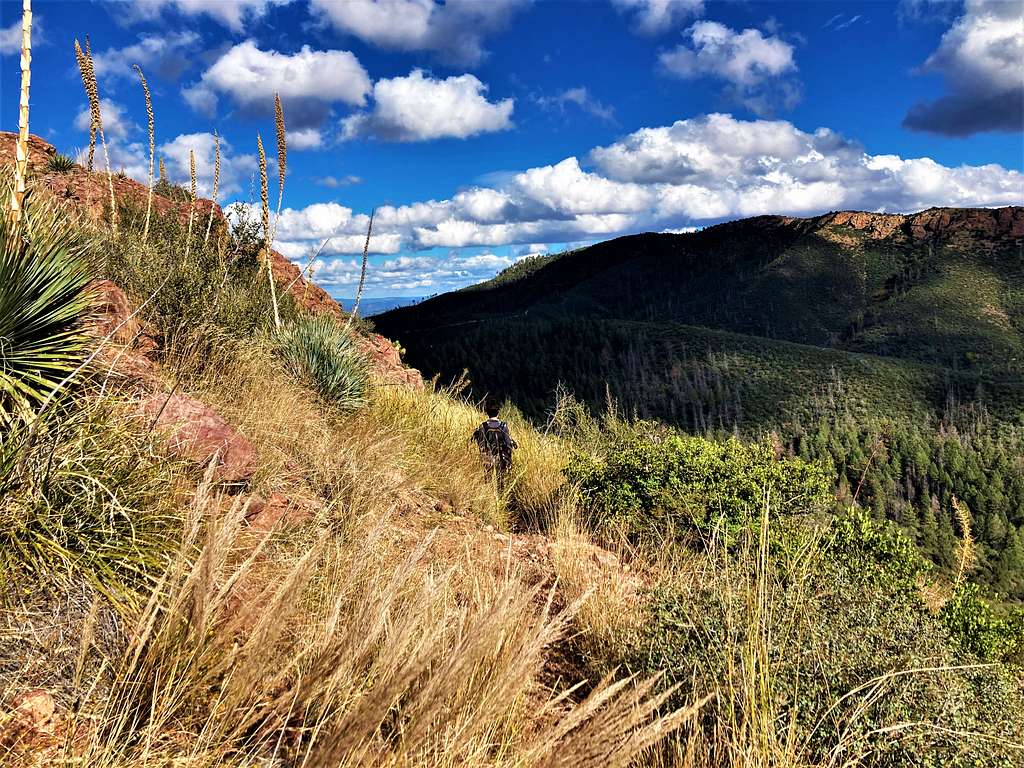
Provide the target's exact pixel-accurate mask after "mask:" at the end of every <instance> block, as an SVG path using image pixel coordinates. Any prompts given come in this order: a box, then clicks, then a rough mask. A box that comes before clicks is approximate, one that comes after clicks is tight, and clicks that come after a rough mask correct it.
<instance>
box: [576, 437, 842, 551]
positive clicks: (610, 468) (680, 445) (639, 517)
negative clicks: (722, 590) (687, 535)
mask: <svg viewBox="0 0 1024 768" xmlns="http://www.w3.org/2000/svg"><path fill="white" fill-rule="evenodd" d="M568 476H569V478H570V479H572V480H574V481H575V482H577V483H578V484H579V486H580V490H581V491H582V493H583V495H584V497H585V498H587V499H589V501H590V504H591V510H592V513H593V516H594V523H595V526H596V527H597V528H598V529H601V528H615V529H620V530H623V531H625V532H627V533H628V534H630V535H631V536H632V537H634V538H636V537H641V538H642V537H644V536H645V535H648V534H658V535H662V536H663V535H665V534H666V533H670V534H671V533H675V532H686V531H696V532H697V533H699V534H702V535H709V534H711V533H713V532H714V531H715V529H716V528H717V527H718V525H719V524H720V523H724V525H725V533H726V534H727V535H728V536H732V535H735V534H736V533H737V532H738V531H739V530H740V529H742V528H743V527H744V526H745V525H747V523H748V522H749V521H750V520H751V519H753V518H755V517H756V516H758V515H759V514H760V513H761V511H762V510H763V509H764V508H765V507H766V506H767V507H768V509H769V511H770V512H772V513H773V514H775V513H778V512H781V511H785V512H789V513H794V512H802V511H807V510H811V509H814V508H816V507H818V506H820V505H823V504H825V503H827V502H828V500H829V499H830V498H831V494H830V491H829V482H828V476H827V474H826V472H825V471H824V469H823V468H822V467H820V466H819V465H817V464H810V463H807V462H804V461H802V460H800V459H781V458H777V457H776V455H775V452H774V450H773V448H772V446H770V445H768V444H766V443H744V442H741V441H740V440H737V439H735V438H732V439H729V440H727V441H725V442H721V443H719V442H713V441H710V440H706V439H704V438H699V437H687V436H684V435H681V434H678V433H676V432H673V431H671V430H667V429H664V428H660V427H658V426H656V425H654V424H652V423H649V422H640V423H638V424H636V425H634V426H630V427H625V426H620V427H618V428H617V429H616V430H615V431H614V432H613V433H612V434H610V435H609V436H608V439H607V440H606V441H605V444H604V445H602V446H601V447H600V449H599V452H598V455H596V456H595V455H593V454H587V453H583V452H579V453H577V455H576V456H575V457H574V459H573V461H572V462H571V463H570V465H569V468H568Z"/></svg>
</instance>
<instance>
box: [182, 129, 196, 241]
mask: <svg viewBox="0 0 1024 768" xmlns="http://www.w3.org/2000/svg"><path fill="white" fill-rule="evenodd" d="M188 176H189V182H190V185H189V191H190V192H191V193H192V205H191V206H190V207H189V211H188V234H187V235H186V236H185V260H186V261H187V260H188V252H189V249H190V248H191V246H192V223H193V222H194V221H195V217H196V195H197V189H196V153H195V152H194V151H193V150H191V149H190V150H189V151H188Z"/></svg>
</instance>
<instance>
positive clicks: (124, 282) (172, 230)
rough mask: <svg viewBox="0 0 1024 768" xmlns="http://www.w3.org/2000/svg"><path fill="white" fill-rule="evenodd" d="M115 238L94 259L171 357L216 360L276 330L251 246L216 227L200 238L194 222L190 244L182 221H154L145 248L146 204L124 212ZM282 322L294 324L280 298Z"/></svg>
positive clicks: (202, 228) (286, 301)
mask: <svg viewBox="0 0 1024 768" xmlns="http://www.w3.org/2000/svg"><path fill="white" fill-rule="evenodd" d="M120 216H121V224H122V228H121V232H120V233H119V235H118V236H117V237H113V236H111V235H109V233H108V234H107V235H106V238H107V239H106V241H105V242H104V243H103V246H102V249H101V250H100V253H101V254H102V259H103V262H102V264H101V265H100V268H101V270H102V271H103V272H104V274H105V275H106V276H108V277H110V278H111V279H112V280H113V281H114V282H116V283H117V284H118V285H120V286H122V287H123V288H124V289H125V291H126V292H127V293H128V294H129V295H130V296H131V297H132V298H133V299H134V300H135V301H137V302H139V303H140V304H142V303H144V306H143V310H142V311H143V313H144V317H145V319H146V320H147V321H148V322H149V323H150V324H152V325H153V326H155V328H156V330H157V332H158V334H159V336H160V339H159V341H160V346H161V348H162V350H163V351H164V352H165V353H166V354H169V355H175V356H176V357H178V358H180V359H185V358H190V359H191V360H192V361H202V360H207V359H208V360H210V361H214V362H215V361H217V360H218V359H219V355H218V349H214V348H211V347H210V345H211V344H213V345H215V346H217V347H220V346H223V344H224V343H230V342H231V341H232V340H234V341H240V340H243V341H244V340H248V339H251V338H253V337H255V336H261V335H264V334H266V333H269V332H271V331H272V330H273V328H274V315H273V308H272V305H271V301H270V290H269V287H268V285H267V275H266V271H265V268H262V269H261V267H260V264H259V262H258V261H257V256H256V254H257V250H258V247H257V244H254V243H252V242H250V241H248V240H240V239H236V238H235V237H233V236H232V235H231V234H230V233H227V232H225V230H224V227H223V225H222V224H220V223H219V222H215V224H214V227H213V232H212V233H211V236H210V238H209V240H207V239H206V236H205V235H206V218H205V217H204V216H200V217H199V223H198V225H195V226H193V231H192V238H191V241H190V242H186V240H187V239H188V218H187V216H186V217H184V218H182V217H179V216H177V215H175V214H174V213H167V214H164V215H158V216H154V217H153V219H152V221H151V224H150V230H149V241H148V242H143V240H142V237H141V234H142V229H143V222H144V218H145V204H144V202H143V203H142V204H141V205H139V204H137V203H136V204H133V205H126V206H124V208H123V209H122V211H121V213H120ZM278 294H279V295H278V302H279V306H280V311H281V317H282V319H283V320H284V321H288V320H290V319H292V318H293V317H295V312H296V310H295V301H294V299H293V298H292V296H291V295H290V294H287V293H284V292H283V291H281V290H279V291H278Z"/></svg>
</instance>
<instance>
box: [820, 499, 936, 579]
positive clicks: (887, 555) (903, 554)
mask: <svg viewBox="0 0 1024 768" xmlns="http://www.w3.org/2000/svg"><path fill="white" fill-rule="evenodd" d="M829 530H830V532H831V536H830V538H829V539H828V541H827V542H826V544H825V547H824V552H825V554H826V555H827V556H828V557H829V558H831V559H832V560H833V561H835V562H841V563H843V565H844V569H845V570H846V571H847V572H849V573H855V574H856V575H857V578H858V580H859V581H861V582H863V583H865V584H868V585H870V586H873V587H876V588H880V589H884V590H887V591H891V592H893V593H896V594H903V595H907V596H910V595H916V594H917V589H918V578H919V577H920V576H921V575H923V574H924V573H926V572H927V571H928V570H929V563H928V562H927V561H926V560H925V559H924V558H923V557H922V556H921V553H920V551H919V550H918V548H917V547H916V546H915V545H914V542H913V541H911V540H910V538H908V537H907V536H906V535H905V534H904V533H903V532H902V531H900V529H899V528H897V527H896V525H895V524H894V523H890V522H887V521H878V520H876V519H873V518H872V517H871V514H870V513H869V512H867V511H866V510H862V509H858V508H854V509H850V510H848V512H847V514H846V515H844V516H841V517H837V518H836V519H835V520H833V521H832V524H831V526H830V528H829Z"/></svg>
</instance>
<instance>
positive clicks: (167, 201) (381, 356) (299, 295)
mask: <svg viewBox="0 0 1024 768" xmlns="http://www.w3.org/2000/svg"><path fill="white" fill-rule="evenodd" d="M16 139H17V134H16V133H11V132H10V131H0V167H7V166H13V164H14V145H15V141H16ZM55 155H57V150H56V148H54V147H53V146H52V145H51V144H48V143H47V142H46V141H44V140H43V139H41V138H40V137H38V136H29V155H28V168H29V179H30V182H31V183H33V184H35V185H37V186H38V188H39V192H40V193H42V194H47V195H51V196H52V197H53V198H55V199H57V200H59V201H62V202H63V203H64V204H65V206H66V208H67V210H68V211H69V212H70V213H71V214H72V215H76V216H78V217H80V218H81V219H82V220H83V221H88V222H94V223H95V222H98V221H100V220H102V219H103V218H104V217H105V216H107V215H109V213H108V212H109V209H110V185H111V184H112V185H113V188H114V196H115V199H116V200H118V201H119V205H125V206H139V207H145V205H146V201H147V199H148V196H149V190H148V188H147V187H146V185H145V184H140V183H139V182H137V181H135V180H134V179H131V178H129V177H127V176H124V175H122V174H119V173H115V174H113V175H112V176H111V178H110V179H109V180H108V178H107V174H106V173H105V172H101V171H98V170H94V171H93V172H91V173H90V172H89V171H87V170H86V169H85V168H84V167H83V166H81V165H77V164H76V165H74V166H73V167H72V168H71V169H69V170H66V171H55V170H53V169H52V168H51V165H50V160H51V158H53V157H54V156H55ZM99 166H100V163H97V164H96V167H99ZM182 192H183V193H184V194H186V195H187V192H185V190H182ZM211 209H212V210H213V216H214V220H215V222H216V225H217V227H219V228H223V227H225V226H226V225H227V222H226V220H225V218H224V213H223V211H222V210H221V207H220V206H219V205H218V204H217V203H215V202H213V201H211V200H206V199H204V198H199V199H198V200H196V201H195V207H194V210H195V212H196V214H197V215H198V216H200V217H205V216H207V215H209V213H210V211H211ZM153 211H154V215H155V216H158V217H163V216H168V215H175V214H176V215H177V216H178V217H179V218H180V219H181V220H182V221H187V220H188V217H189V215H190V214H191V213H192V211H193V205H192V203H191V202H189V201H188V200H185V201H182V200H175V199H171V198H169V197H166V196H164V195H161V194H154V195H153ZM271 256H272V259H273V261H272V264H271V267H272V269H273V271H274V277H275V279H276V281H277V283H278V285H279V286H281V287H282V288H286V289H287V291H288V293H290V294H291V295H292V297H294V299H295V300H296V302H297V303H298V304H299V305H300V306H302V307H304V308H306V309H308V310H309V311H311V312H315V313H328V314H332V315H335V316H337V317H339V318H342V317H346V315H345V313H344V311H343V310H342V308H341V307H340V306H339V305H338V303H337V302H336V301H335V300H334V299H333V298H331V296H330V294H328V293H327V292H326V291H325V290H324V289H323V288H321V287H320V286H318V285H317V284H316V283H314V282H312V281H310V280H307V279H306V278H305V277H304V276H303V275H302V274H301V272H300V270H299V267H297V266H296V265H295V264H293V263H292V262H290V261H289V260H288V259H286V258H285V257H284V256H283V255H282V254H281V253H279V252H278V251H276V250H272V251H271ZM101 293H102V291H101ZM144 298H145V297H133V299H134V300H135V301H141V300H143V299H144ZM359 343H360V347H361V349H362V350H363V352H364V353H365V354H366V355H367V356H368V357H369V358H370V359H371V360H372V361H373V363H374V367H375V369H376V370H377V372H378V373H379V374H380V375H382V376H383V377H385V378H386V379H387V380H389V381H392V382H397V383H403V384H409V385H412V386H422V384H423V379H422V378H421V377H420V375H419V373H418V372H417V371H415V370H413V369H411V368H409V367H408V366H405V365H404V364H403V363H402V361H401V358H400V356H399V354H398V351H397V350H396V349H395V347H394V345H393V344H392V343H391V342H390V341H388V340H387V339H386V338H384V337H383V336H381V335H379V334H375V333H363V334H361V335H360V336H359Z"/></svg>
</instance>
